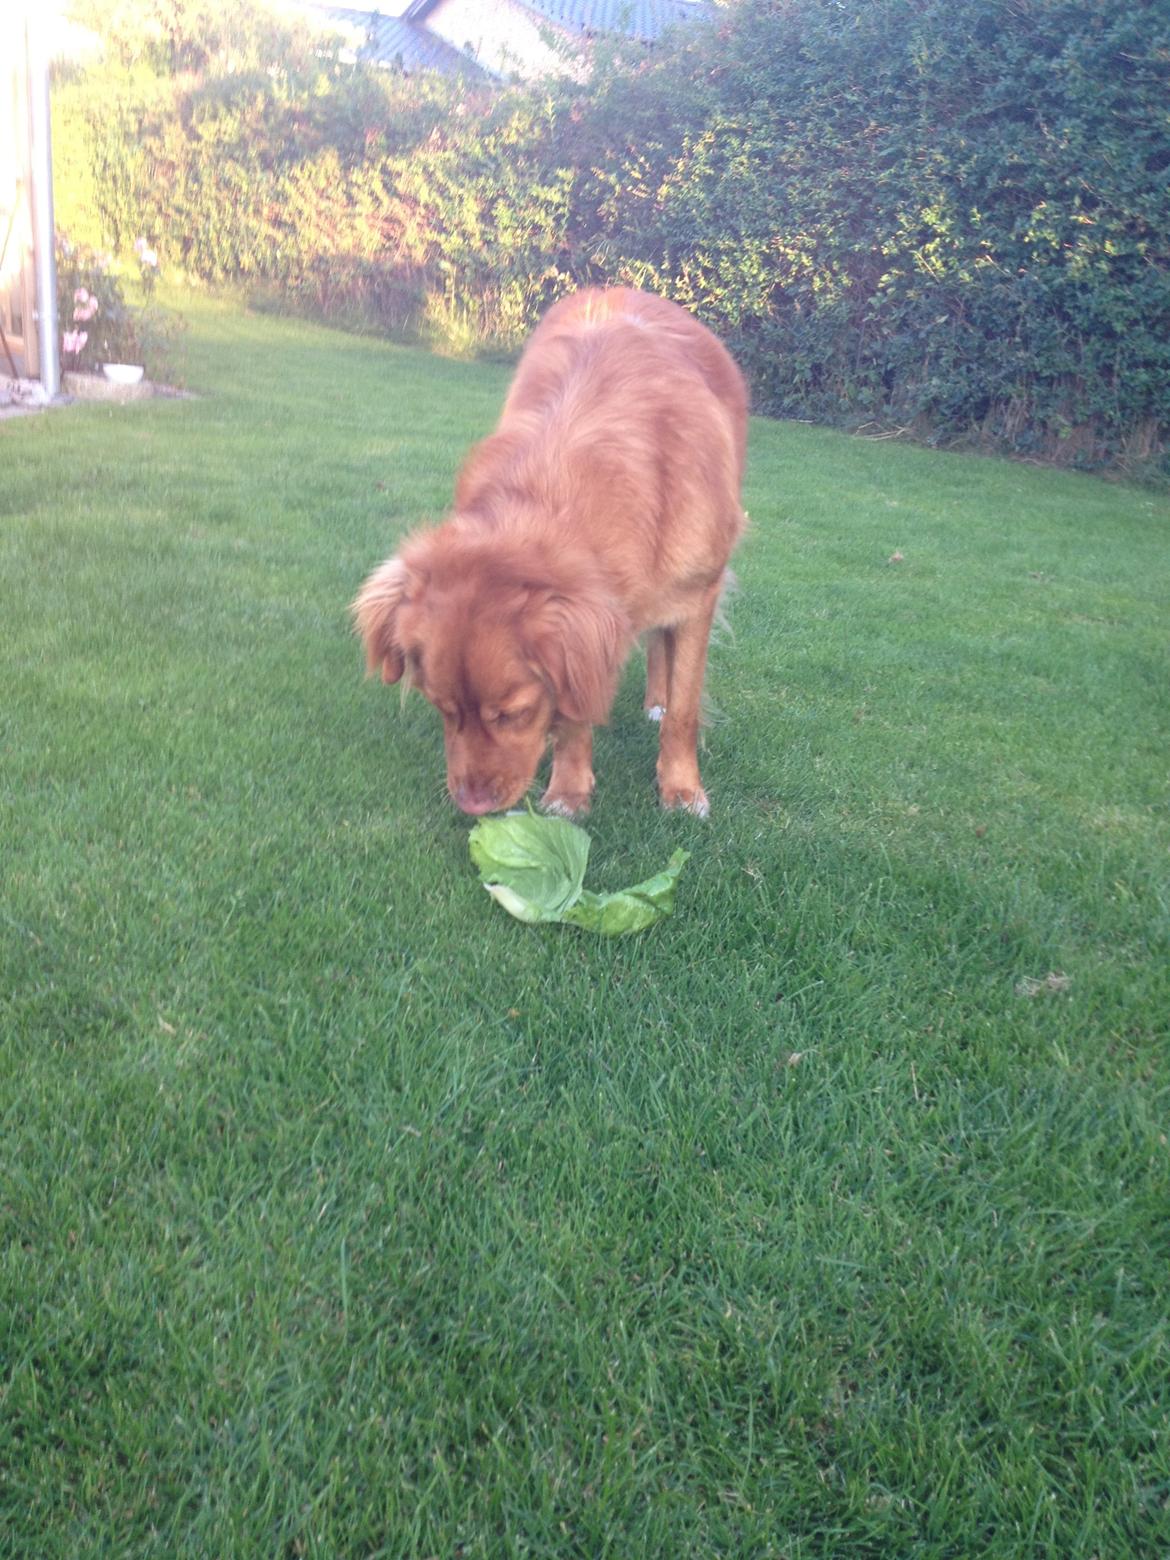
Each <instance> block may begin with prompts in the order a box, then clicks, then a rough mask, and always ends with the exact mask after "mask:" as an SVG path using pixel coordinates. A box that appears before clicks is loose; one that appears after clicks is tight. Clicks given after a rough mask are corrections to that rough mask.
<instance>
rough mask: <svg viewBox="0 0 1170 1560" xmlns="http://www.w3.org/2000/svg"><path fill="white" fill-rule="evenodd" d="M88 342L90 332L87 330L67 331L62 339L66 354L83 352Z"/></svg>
mask: <svg viewBox="0 0 1170 1560" xmlns="http://www.w3.org/2000/svg"><path fill="white" fill-rule="evenodd" d="M88 340H89V332H88V331H87V330H67V331H66V332H65V335H64V336H63V337H62V340H61V345H62V346H63V347H64V349H65V351H66V352H71V353H77V352H80V351H81V349H82V347H84V346H85V344H86V342H87V341H88Z"/></svg>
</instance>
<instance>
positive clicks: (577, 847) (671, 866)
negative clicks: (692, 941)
mask: <svg viewBox="0 0 1170 1560" xmlns="http://www.w3.org/2000/svg"><path fill="white" fill-rule="evenodd" d="M468 844H469V848H470V850H471V859H472V861H474V862H475V864H476V866H477V867H478V868H479V874H480V877H481V878H482V879H483V886H484V887H485V888H486V889H487V891H488V893H489V894H490V895H491V896H492V898H493V899H494V900H495V901H496V903H497V904H499V905H502V906H503V907H504V909H505V910H507V912H508V913H509V915H514V916H515V917H516V919H517V920H518V921H527V922H529V923H530V924H536V923H538V922H542V921H565V922H568V923H569V924H570V925H572V926H581V927H584V928H585V930H586V931H590V932H600V933H601V935H602V936H603V937H620V936H621V935H622V934H623V933H625V932H640V931H643V930H645V928H646V927H647V926H652V925H653V924H654V922H655V921H660V920H662V918H663V917H664V916H668V915H670V914H671V912H672V911H673V910H674V889H675V884H676V883H677V882H678V875H679V873H680V872H681V871H682V869H683V865H684V863H685V862H686V861H687V860H688V852H687V851H685V850H676V851H675V853H674V855H673V856H671V858H670V860H669V862H668V863H667V865H666V866H665V868H664V869H663V870H662V871H661V872H659V873H657V874H656V875H655V876H654V877H651V878H647V879H646V881H645V882H644V883H636V884H635V885H634V887H633V888H626V889H622V890H620V891H619V892H617V893H614V894H594V893H592V892H591V891H590V890H589V889H587V888H585V887H584V886H583V884H584V881H585V866H586V863H587V862H588V860H589V845H590V839H589V836H588V834H586V832H585V830H584V829H579V828H578V827H577V825H576V824H574V823H569V822H568V821H567V820H566V819H564V818H540V817H537V815H536V814H535V813H531V812H530V813H514V814H512V815H510V816H508V817H505V818H484V819H482V820H481V821H480V822H479V823H477V824H476V826H475V828H474V829H472V831H471V835H470V838H469V841H468Z"/></svg>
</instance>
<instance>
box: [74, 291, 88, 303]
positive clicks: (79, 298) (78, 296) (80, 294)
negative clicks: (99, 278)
mask: <svg viewBox="0 0 1170 1560" xmlns="http://www.w3.org/2000/svg"><path fill="white" fill-rule="evenodd" d="M88 300H89V293H88V292H87V291H86V289H85V288H84V287H79V288H78V289H77V291H76V292H75V293H74V294H73V301H74V303H86V302H88Z"/></svg>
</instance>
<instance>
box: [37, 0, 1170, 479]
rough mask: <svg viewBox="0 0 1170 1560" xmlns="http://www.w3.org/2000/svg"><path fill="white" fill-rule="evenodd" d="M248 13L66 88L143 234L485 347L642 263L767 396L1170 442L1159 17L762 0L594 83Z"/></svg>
mask: <svg viewBox="0 0 1170 1560" xmlns="http://www.w3.org/2000/svg"><path fill="white" fill-rule="evenodd" d="M89 3H90V4H94V5H96V4H100V5H104V6H106V7H107V8H108V7H110V6H113V5H114V0H89ZM154 4H155V6H156V8H161V9H162V10H164V11H166V12H167V13H168V15H170V14H172V13H174V12H176V11H182V10H183V9H184V7H186V8H188V9H189V10H190V9H195V10H196V12H198V7H197V6H196V0H154ZM225 5H226V0H198V6H201V7H202V8H203V9H204V10H210V11H211V12H213V13H214V15H213V16H212V22H213V23H214V25H211V24H210V23H209V24H207V30H208V32H209V35H210V36H209V41H208V42H207V43H206V45H205V46H203V47H202V52H201V53H200V49H199V48H198V47H196V44H195V43H194V42H193V41H192V38H193V37H194V36H195V35H196V34H197V33H198V27H197V26H195V25H194V24H193V23H192V24H190V25H187V26H186V27H176V28H175V29H174V39H173V48H174V50H177V51H178V53H177V54H176V55H175V62H173V63H179V64H182V65H183V66H184V69H183V71H182V72H180V73H173V72H172V73H171V74H164V75H159V74H157V73H154V74H151V73H143V72H142V71H141V69H127V70H126V71H124V72H123V73H122V74H121V75H120V76H119V75H116V74H115V75H114V76H113V77H107V78H106V80H105V81H104V82H99V80H98V79H97V78H90V79H85V80H82V81H80V82H78V83H74V84H72V85H69V86H66V87H64V88H63V90H62V93H61V99H60V105H59V106H60V116H59V117H60V118H61V119H62V120H63V121H64V122H65V123H64V126H63V144H64V145H65V146H66V148H67V153H68V160H69V165H70V167H74V166H75V165H77V164H78V163H79V161H80V159H79V157H78V155H77V146H78V143H79V140H82V139H84V140H86V141H87V142H88V145H89V148H90V155H89V161H90V164H91V166H92V169H93V173H94V183H95V198H94V202H93V204H94V206H95V207H96V208H97V212H98V216H99V220H100V223H101V226H102V229H103V231H104V232H105V233H107V234H108V235H109V236H110V239H111V240H112V241H113V242H114V243H115V244H116V245H118V246H124V245H125V244H126V243H127V242H128V241H129V238H130V237H131V235H133V234H135V233H139V232H149V233H152V234H157V235H158V237H159V240H160V242H161V243H162V245H163V246H164V248H165V250H166V252H167V254H168V256H169V258H170V259H171V261H172V262H173V263H175V264H177V265H181V266H183V267H184V268H186V269H187V270H188V271H190V272H191V273H193V274H194V275H196V276H199V277H202V278H206V279H208V280H218V279H222V278H250V279H253V280H256V281H263V282H266V283H267V284H269V285H270V286H274V287H276V288H277V289H279V290H280V292H281V293H282V294H283V295H284V296H286V297H288V298H291V299H293V300H294V301H297V302H300V303H301V304H303V305H304V306H306V307H312V308H315V309H320V310H322V311H324V312H330V311H333V312H342V313H347V314H348V313H362V312H364V313H366V314H368V315H373V316H374V317H376V318H378V319H380V320H381V321H382V322H383V323H385V324H387V325H389V326H390V327H391V328H394V329H401V328H403V327H404V326H405V325H406V324H408V323H409V322H415V323H418V322H422V323H423V324H424V326H425V327H426V328H428V329H429V330H430V332H431V333H432V334H433V335H436V336H438V337H441V338H446V339H447V341H448V342H454V343H456V344H459V345H461V346H463V347H465V348H468V349H470V348H472V347H475V346H482V345H484V344H493V345H504V346H510V345H513V344H515V343H516V342H517V341H518V340H519V339H520V338H521V337H522V336H523V335H524V333H525V332H526V331H527V330H528V329H529V328H530V326H531V324H532V323H533V321H534V320H535V318H536V317H537V316H538V315H539V314H540V312H541V311H542V310H543V309H544V308H545V307H546V306H547V304H548V303H549V302H551V301H552V300H553V299H555V297H557V296H558V295H559V294H561V293H563V292H565V291H567V290H569V289H570V288H572V287H574V286H578V285H582V284H585V283H588V282H629V283H633V284H635V285H638V286H643V287H648V288H652V289H653V290H655V291H658V292H662V293H664V294H666V295H668V296H671V297H674V298H676V299H678V300H679V301H681V302H683V303H684V304H686V305H687V306H688V307H691V308H694V309H696V310H697V311H698V312H699V313H701V314H702V315H703V316H704V318H706V319H707V320H708V321H709V322H710V323H711V324H713V325H714V326H715V327H716V328H717V329H719V330H720V331H721V332H722V333H723V334H724V335H725V336H726V337H727V338H728V339H729V342H730V344H731V346H732V347H733V349H734V350H735V351H736V353H737V355H738V356H739V358H740V360H741V362H742V363H743V364H744V366H745V368H746V369H747V370H748V372H749V374H750V377H751V379H752V382H753V385H754V390H755V399H756V405H757V407H758V408H759V409H760V410H765V411H770V412H775V413H779V414H782V415H790V416H798V417H803V418H812V419H816V420H820V421H826V422H831V423H838V424H842V425H845V426H852V427H865V426H870V427H873V428H875V429H881V430H884V431H888V430H899V429H904V430H906V431H908V432H911V433H913V434H914V435H915V436H917V437H921V438H926V439H930V440H933V441H936V442H942V441H947V442H955V441H960V440H965V441H975V442H982V443H985V444H988V445H991V446H994V447H998V448H1002V449H1007V450H1011V451H1015V452H1017V453H1022V454H1028V455H1034V456H1040V457H1045V458H1051V459H1058V460H1064V461H1068V462H1071V463H1076V464H1081V465H1086V466H1096V465H1105V464H1109V463H1114V464H1120V465H1122V466H1125V467H1127V468H1128V469H1137V468H1138V467H1140V466H1141V465H1142V464H1143V462H1144V463H1146V464H1149V463H1150V462H1156V461H1157V460H1158V459H1159V458H1160V457H1161V454H1162V452H1163V451H1164V450H1165V447H1166V441H1167V430H1168V429H1170V116H1168V115H1167V112H1166V103H1167V102H1170V13H1167V12H1166V11H1165V9H1164V8H1162V9H1159V8H1157V7H1151V6H1149V5H1146V4H1143V3H1141V0H967V3H966V4H964V5H961V6H956V5H954V4H953V0H859V3H858V4H857V5H855V6H853V7H851V8H843V7H841V6H840V5H838V4H831V3H829V0H738V3H737V4H735V5H733V6H729V7H728V9H727V13H726V19H725V20H724V21H723V22H722V23H721V25H720V26H719V27H717V28H699V27H691V28H686V29H683V30H681V32H680V33H679V34H678V35H676V36H675V38H674V40H673V41H672V42H663V43H662V44H661V45H660V46H659V47H658V48H657V49H656V50H655V51H654V53H653V54H652V55H647V56H644V57H639V58H635V59H632V60H631V59H630V58H628V57H625V56H628V53H629V51H628V50H624V51H622V55H623V57H622V58H619V57H618V52H617V51H612V52H611V55H610V57H608V58H600V57H599V59H598V61H597V64H596V67H595V69H594V71H593V74H592V77H591V79H590V81H589V82H588V83H586V84H582V83H580V82H573V81H571V80H566V81H562V82H560V83H557V84H548V85H540V86H533V87H530V88H509V89H501V90H499V91H498V92H489V91H486V90H484V89H482V88H481V89H469V88H468V87H466V86H464V85H455V84H452V83H447V82H443V81H439V80H426V79H421V78H411V79H407V78H404V77H401V76H395V75H392V74H385V75H383V76H381V77H379V78H378V79H374V77H373V76H372V75H370V74H369V73H367V72H363V71H361V70H359V69H356V68H348V67H343V66H341V65H340V64H339V63H338V62H337V61H336V59H332V58H329V57H325V58H322V57H321V56H319V55H313V54H312V52H311V51H308V52H306V51H305V50H304V49H303V48H301V47H300V46H299V45H297V46H296V47H294V46H293V44H292V43H288V44H287V49H288V50H289V62H288V63H287V66H286V68H284V69H281V68H278V67H277V65H276V64H275V63H274V59H275V56H276V55H279V52H280V49H279V46H278V42H274V41H273V38H272V37H271V35H270V34H269V33H266V32H265V31H264V29H263V28H262V27H259V26H258V25H257V26H253V27H252V28H251V29H250V30H249V28H247V27H244V26H243V24H242V23H238V24H237V32H240V31H241V29H242V32H241V36H243V37H244V38H245V39H246V40H247V39H250V40H251V41H250V42H248V43H247V47H244V45H243V44H240V43H239V42H238V40H237V42H236V43H235V44H233V45H231V48H234V49H235V54H234V55H232V54H231V48H229V44H228V43H225V42H224V39H225V37H227V35H228V34H229V33H230V32H231V29H230V28H227V27H226V25H225V24H224V23H223V19H222V16H220V12H222V10H223V8H224V6H225ZM216 7H218V8H219V9H218V10H216ZM217 17H218V18H219V19H218V20H216V18H217ZM229 42H230V40H229ZM159 46H160V47H161V45H159ZM124 52H126V51H125V50H124ZM229 55H230V56H231V67H230V69H229V68H228V66H227V64H225V60H226V59H227V58H228V56H229ZM127 57H129V55H127ZM193 61H194V62H195V66H194V68H192V62H193ZM79 121H82V122H84V125H85V130H84V135H82V136H79V133H78V131H77V125H78V122H79Z"/></svg>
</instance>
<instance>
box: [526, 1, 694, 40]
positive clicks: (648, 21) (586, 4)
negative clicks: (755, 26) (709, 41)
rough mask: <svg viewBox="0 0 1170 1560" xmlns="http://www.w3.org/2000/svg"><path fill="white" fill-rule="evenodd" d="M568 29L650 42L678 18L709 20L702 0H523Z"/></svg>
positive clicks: (542, 14)
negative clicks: (618, 35)
mask: <svg viewBox="0 0 1170 1560" xmlns="http://www.w3.org/2000/svg"><path fill="white" fill-rule="evenodd" d="M523 4H524V5H525V6H527V8H528V10H530V11H536V12H537V13H538V14H539V15H541V16H543V17H545V18H546V19H547V20H548V21H550V22H555V23H556V25H557V26H558V27H563V28H564V29H565V30H566V31H567V32H580V33H618V34H624V35H625V36H626V37H627V38H638V39H640V40H641V41H642V42H643V43H653V42H654V41H655V39H657V38H659V37H661V35H662V34H663V33H664V32H665V31H666V29H667V28H668V27H673V26H674V25H675V24H676V23H678V22H697V21H709V20H710V19H711V17H712V15H713V14H714V10H715V7H714V6H713V5H710V4H707V3H705V0H523Z"/></svg>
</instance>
